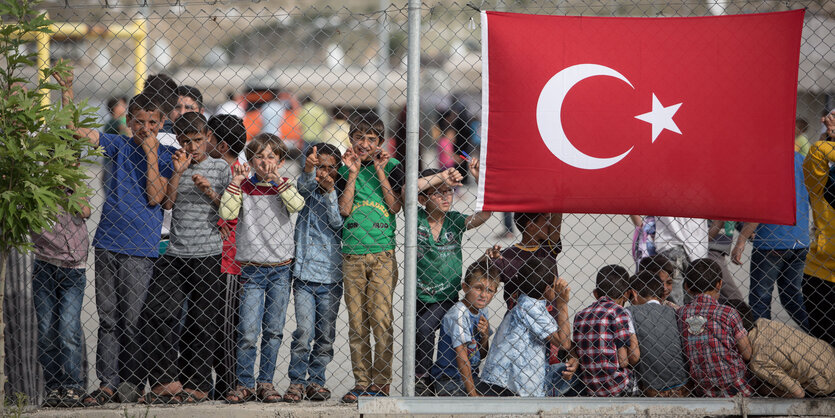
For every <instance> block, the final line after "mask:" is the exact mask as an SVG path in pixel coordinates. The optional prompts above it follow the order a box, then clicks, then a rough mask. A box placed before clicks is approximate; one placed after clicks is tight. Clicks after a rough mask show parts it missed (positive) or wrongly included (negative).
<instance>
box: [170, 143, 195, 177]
mask: <svg viewBox="0 0 835 418" xmlns="http://www.w3.org/2000/svg"><path fill="white" fill-rule="evenodd" d="M171 160H172V162H173V163H174V172H176V173H177V174H183V172H184V171H186V169H187V168H188V166H189V165H190V164H191V154H189V153H187V152H186V150H184V149H182V148H180V149H178V150H177V151H175V152H174V156H173V157H172V158H171Z"/></svg>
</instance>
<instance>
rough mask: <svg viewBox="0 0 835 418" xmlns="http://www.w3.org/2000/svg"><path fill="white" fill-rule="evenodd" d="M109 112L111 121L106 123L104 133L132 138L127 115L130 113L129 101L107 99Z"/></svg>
mask: <svg viewBox="0 0 835 418" xmlns="http://www.w3.org/2000/svg"><path fill="white" fill-rule="evenodd" d="M107 110H108V112H109V113H110V119H108V120H107V122H105V124H104V127H103V128H102V132H104V133H106V134H113V135H124V136H130V129H128V125H127V118H126V116H125V115H126V113H127V111H128V101H127V99H125V98H124V97H111V98H109V99H107Z"/></svg>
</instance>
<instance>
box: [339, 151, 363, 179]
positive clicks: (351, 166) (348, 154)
mask: <svg viewBox="0 0 835 418" xmlns="http://www.w3.org/2000/svg"><path fill="white" fill-rule="evenodd" d="M342 163H343V164H345V166H346V167H348V171H350V172H351V173H354V174H356V173H359V171H360V157H358V156H357V154H355V153H354V151H353V150H350V149H349V150H347V151H345V154H343V155H342Z"/></svg>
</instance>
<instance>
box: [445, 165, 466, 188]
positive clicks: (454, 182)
mask: <svg viewBox="0 0 835 418" xmlns="http://www.w3.org/2000/svg"><path fill="white" fill-rule="evenodd" d="M441 178H442V179H444V183H446V185H447V186H449V187H458V186H460V185H461V180H463V179H464V176H462V175H461V173H460V172H458V170H456V169H455V168H448V169H446V170H444V171H442V172H441Z"/></svg>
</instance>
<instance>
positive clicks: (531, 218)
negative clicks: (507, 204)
mask: <svg viewBox="0 0 835 418" xmlns="http://www.w3.org/2000/svg"><path fill="white" fill-rule="evenodd" d="M540 216H545V214H544V213H534V212H514V213H513V224H514V225H516V229H518V230H519V232H522V231H524V230H525V228H526V227H527V226H528V224H529V223H531V222H536V220H537V219H539V217H540Z"/></svg>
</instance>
